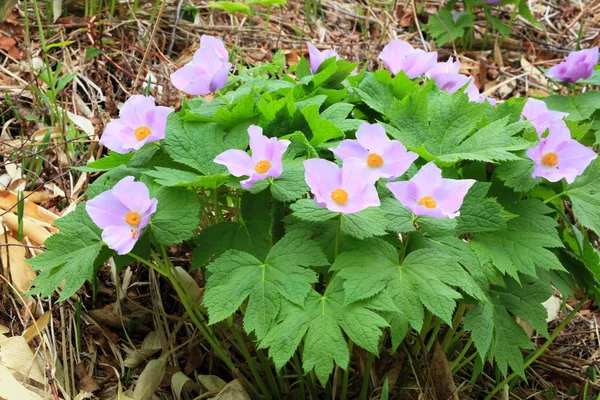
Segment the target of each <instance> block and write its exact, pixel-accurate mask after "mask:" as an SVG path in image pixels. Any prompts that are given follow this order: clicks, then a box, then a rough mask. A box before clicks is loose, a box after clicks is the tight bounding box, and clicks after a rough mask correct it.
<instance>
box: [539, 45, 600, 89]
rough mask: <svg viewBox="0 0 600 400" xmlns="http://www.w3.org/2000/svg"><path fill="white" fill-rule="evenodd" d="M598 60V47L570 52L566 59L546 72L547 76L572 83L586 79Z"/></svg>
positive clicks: (591, 73) (590, 74)
mask: <svg viewBox="0 0 600 400" xmlns="http://www.w3.org/2000/svg"><path fill="white" fill-rule="evenodd" d="M597 62H598V47H593V48H591V49H586V50H580V51H575V52H572V53H570V54H569V55H568V56H567V58H566V60H565V61H563V62H561V63H559V64H558V65H555V66H554V67H552V68H550V69H549V70H548V72H546V76H547V77H549V78H554V79H559V80H561V81H564V82H570V83H574V82H577V81H578V80H579V79H588V78H589V77H591V76H592V75H593V73H594V65H595V64H596V63H597Z"/></svg>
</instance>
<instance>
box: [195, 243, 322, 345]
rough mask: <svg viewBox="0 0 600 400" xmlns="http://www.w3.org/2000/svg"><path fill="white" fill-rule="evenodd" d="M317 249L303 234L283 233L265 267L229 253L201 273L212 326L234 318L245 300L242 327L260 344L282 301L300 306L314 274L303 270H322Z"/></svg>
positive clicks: (246, 256)
mask: <svg viewBox="0 0 600 400" xmlns="http://www.w3.org/2000/svg"><path fill="white" fill-rule="evenodd" d="M326 264H327V259H326V258H325V256H324V255H323V253H322V252H321V249H320V248H319V246H318V245H317V244H316V243H315V242H314V241H312V240H309V238H308V234H307V233H306V232H303V231H292V232H290V233H288V234H286V235H285V236H284V237H283V238H282V239H281V240H280V241H279V242H278V243H277V244H276V245H275V246H273V248H272V249H271V251H270V252H269V254H268V255H267V258H266V260H265V261H264V262H262V261H260V260H258V259H257V258H256V257H254V256H252V255H250V254H248V253H244V252H241V251H238V250H228V251H227V252H225V253H223V255H221V256H220V257H219V258H217V259H216V260H215V261H213V262H212V263H210V264H209V265H208V266H207V267H206V268H207V270H208V272H209V273H210V275H209V277H208V281H207V284H206V295H205V297H204V304H205V305H206V307H207V308H208V313H209V322H210V323H211V324H214V323H216V322H219V321H221V320H223V319H225V318H227V317H228V316H230V315H231V314H233V313H234V312H235V311H236V310H237V309H238V308H239V306H240V305H241V304H242V302H243V301H244V300H246V298H248V307H247V309H246V315H245V316H244V328H245V329H246V331H247V332H255V333H256V336H257V337H258V338H259V339H261V338H262V337H263V336H264V335H265V334H266V333H267V331H268V330H269V328H270V326H271V324H272V323H273V321H274V319H275V317H276V316H277V314H278V313H279V310H280V307H281V302H282V301H283V299H287V300H288V301H290V302H292V303H295V304H298V305H302V304H304V299H305V298H306V296H307V294H308V292H309V291H310V289H311V286H310V285H311V284H312V283H314V282H316V280H317V275H316V273H315V272H313V271H311V270H310V269H306V268H303V266H320V265H326Z"/></svg>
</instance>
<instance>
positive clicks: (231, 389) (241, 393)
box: [213, 379, 251, 400]
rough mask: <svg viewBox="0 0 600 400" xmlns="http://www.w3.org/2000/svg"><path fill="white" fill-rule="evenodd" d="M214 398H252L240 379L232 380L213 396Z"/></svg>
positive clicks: (225, 399) (224, 399) (236, 399)
mask: <svg viewBox="0 0 600 400" xmlns="http://www.w3.org/2000/svg"><path fill="white" fill-rule="evenodd" d="M213 399H214V400H251V398H250V396H249V395H248V393H247V392H246V389H244V387H243V386H242V384H241V383H240V381H239V380H237V379H236V380H234V381H231V382H229V383H228V384H227V386H225V387H224V388H223V390H222V391H221V392H220V393H219V394H218V395H216V396H215V397H213Z"/></svg>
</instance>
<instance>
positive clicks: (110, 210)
mask: <svg viewBox="0 0 600 400" xmlns="http://www.w3.org/2000/svg"><path fill="white" fill-rule="evenodd" d="M308 48H309V60H310V68H311V70H312V71H313V73H316V72H317V70H318V68H319V66H320V65H321V63H323V62H324V61H325V60H326V59H328V58H331V57H338V55H337V53H336V52H335V50H325V51H319V50H318V49H316V48H315V47H314V46H313V45H311V44H309V45H308ZM379 57H380V59H381V60H382V61H383V62H384V64H385V66H386V67H387V69H388V70H389V71H390V72H391V73H392V74H394V75H396V74H398V73H399V72H400V71H403V72H404V73H405V74H406V75H407V76H408V77H409V78H410V79H414V78H417V77H419V76H423V75H425V77H426V78H427V79H433V80H434V81H435V82H436V84H437V85H438V86H439V87H440V89H441V90H448V91H449V92H450V93H454V92H456V91H458V90H460V89H463V88H464V90H465V93H466V94H467V95H468V96H469V99H470V100H471V101H478V102H479V101H483V100H485V98H483V97H481V96H480V95H479V91H478V90H477V88H476V87H475V85H474V84H473V81H472V77H467V76H465V75H461V74H459V72H458V70H459V68H460V62H459V61H454V60H452V59H450V60H448V61H447V62H442V63H438V62H437V53H436V52H429V53H428V52H425V51H423V50H420V49H414V48H413V47H412V46H411V45H410V44H408V43H406V42H403V41H401V40H393V41H391V42H390V43H388V44H387V45H386V46H385V48H384V49H383V51H382V53H381V54H380V56H379ZM597 59H598V48H597V47H596V48H594V49H590V50H584V51H580V52H575V53H572V54H570V55H569V56H568V58H567V59H566V60H565V61H564V62H562V63H560V64H559V65H557V66H556V67H553V68H552V69H550V70H549V71H548V76H552V77H556V78H558V79H562V80H564V81H566V82H575V81H577V80H578V79H587V78H589V76H591V74H592V73H593V67H594V64H595V63H596V61H597ZM231 67H232V65H231V63H229V62H228V52H227V50H226V49H225V46H224V45H223V42H222V41H221V40H219V39H216V38H214V37H211V36H207V35H204V36H203V37H202V38H201V41H200V49H198V50H197V51H196V53H195V54H194V57H193V59H192V61H191V62H190V63H188V64H186V65H185V66H184V67H182V68H180V69H179V70H178V71H177V72H175V73H174V74H172V75H171V80H172V82H173V84H174V85H175V87H177V88H178V89H180V90H182V91H184V92H186V93H189V94H192V95H204V94H208V93H212V92H215V91H217V90H218V89H220V88H222V87H223V86H224V85H225V83H226V81H227V76H228V74H229V71H230V70H231ZM487 100H488V101H490V103H492V104H493V103H494V101H493V100H492V99H487ZM172 111H173V110H172V109H171V108H168V107H160V106H156V105H155V101H154V98H152V97H147V96H140V95H135V96H132V97H131V98H130V99H129V100H127V101H126V102H125V104H124V105H123V107H122V109H121V111H120V113H119V117H120V118H119V119H116V120H113V121H111V122H110V123H109V124H108V125H107V126H106V129H105V131H104V133H103V135H102V138H101V140H100V143H101V144H103V145H105V146H106V147H108V148H109V149H111V150H113V151H115V152H117V153H121V154H125V153H129V152H131V151H134V150H137V149H140V148H141V147H142V146H143V145H144V144H146V143H148V142H154V141H158V140H161V139H163V138H164V136H165V128H166V121H167V117H168V115H169V113H171V112H172ZM565 115H566V114H564V113H559V112H556V111H551V110H548V109H547V107H546V106H545V103H543V102H542V101H539V100H535V99H529V100H528V101H527V103H526V105H525V108H524V109H523V114H522V117H524V118H526V119H527V120H529V121H530V122H531V123H532V125H533V126H534V127H535V128H536V131H537V133H538V136H539V138H540V143H539V145H538V146H536V147H533V148H531V149H529V150H528V151H527V155H528V156H529V157H530V158H531V159H532V160H533V161H534V164H535V169H534V172H533V175H532V177H534V178H536V177H544V178H546V179H548V180H549V181H552V182H556V181H559V180H561V179H565V180H566V181H567V182H569V183H571V182H573V181H574V179H575V177H577V176H578V175H580V174H582V173H583V171H584V170H585V168H586V167H587V166H588V165H589V163H590V162H591V161H592V160H593V159H595V158H596V156H597V155H596V154H595V153H594V152H593V151H592V150H591V149H589V148H587V147H585V146H583V145H581V144H580V143H579V142H577V141H576V140H573V139H571V135H570V132H569V129H568V127H567V126H566V123H565V122H564V120H563V118H564V117H565ZM546 131H548V135H547V136H545V137H544V136H543V135H544V134H545V132H546ZM248 134H249V136H250V150H251V151H252V155H251V156H250V155H249V154H248V153H247V152H246V151H243V150H237V149H231V150H227V151H225V152H223V153H221V154H220V155H218V156H217V157H216V158H215V160H214V161H215V162H216V163H219V164H222V165H225V166H226V167H227V168H228V170H229V172H230V173H231V174H232V175H234V176H237V177H240V176H247V177H248V178H247V179H245V180H242V181H241V182H240V184H241V185H242V187H244V188H250V187H252V185H254V183H255V182H257V181H259V180H263V179H267V178H272V179H276V178H278V177H279V176H280V175H281V173H282V172H283V165H282V157H283V155H284V153H285V151H286V150H287V148H288V146H289V145H290V142H289V141H288V140H277V138H268V137H266V136H264V135H263V133H262V129H261V128H260V127H258V126H254V125H253V126H250V127H249V128H248ZM330 150H331V151H332V152H333V154H334V155H335V156H336V157H337V158H338V159H339V160H340V161H341V164H342V166H341V167H338V165H337V164H335V163H333V162H330V161H327V160H323V159H309V160H306V161H304V167H305V181H306V183H307V184H308V186H309V187H310V190H311V192H312V194H313V196H314V200H315V203H316V204H318V205H319V206H322V207H327V208H328V209H329V210H331V211H333V212H340V213H345V214H350V213H355V212H358V211H360V210H363V209H365V208H367V207H372V206H379V205H380V200H379V196H378V193H377V189H376V187H375V183H376V182H377V180H379V179H380V178H384V179H389V180H394V179H396V178H398V177H400V176H402V175H403V174H404V173H405V172H406V171H407V170H408V168H409V167H410V166H411V164H412V163H413V162H414V161H415V160H416V159H417V158H418V155H417V154H415V153H413V152H410V151H408V150H407V149H406V147H405V146H404V145H403V144H402V143H401V142H399V141H397V140H390V139H389V137H388V136H387V134H386V133H385V130H384V128H383V126H381V125H380V124H369V123H364V124H362V125H361V126H360V127H359V129H358V130H357V132H356V140H344V141H342V142H341V144H340V145H339V146H338V147H336V148H331V149H330ZM474 183H475V181H474V180H471V179H462V180H455V179H445V178H442V173H441V170H440V169H439V168H438V167H437V166H436V165H435V164H434V163H433V162H429V163H428V164H426V165H425V166H423V167H422V168H421V169H420V170H419V171H418V172H417V173H416V174H415V175H414V176H413V177H412V178H411V179H410V180H409V181H401V182H389V183H387V187H388V188H389V190H390V191H391V192H392V193H393V195H394V196H395V197H396V198H397V199H398V200H399V201H400V202H401V203H402V204H403V205H404V206H405V207H407V208H408V209H409V210H410V211H411V212H413V214H415V215H417V216H419V215H429V216H432V217H437V218H454V217H456V216H458V215H459V209H460V207H461V205H462V202H463V199H464V197H465V195H466V193H467V191H468V190H469V188H470V187H471V186H472V185H473V184H474ZM156 205H157V200H156V199H154V198H153V199H151V198H150V193H149V191H148V188H147V187H146V186H145V185H144V184H143V183H140V182H134V178H133V177H132V176H128V177H125V178H124V179H122V180H121V181H120V182H118V183H117V184H116V185H115V186H114V187H113V189H111V190H109V191H107V192H104V193H102V194H100V195H99V196H97V197H95V198H94V199H92V200H90V201H88V203H87V205H86V210H87V212H88V214H89V215H90V217H91V218H92V220H93V221H94V223H95V224H96V225H98V227H100V228H101V229H102V230H103V232H102V239H103V240H104V242H105V243H106V244H107V245H108V247H109V248H111V249H113V250H115V251H117V253H118V254H127V253H129V252H130V251H131V249H132V248H133V246H134V245H135V243H136V242H137V239H138V238H139V237H140V233H141V231H142V229H144V228H145V227H146V226H147V225H148V223H149V221H150V216H151V215H152V214H153V213H154V212H155V211H156Z"/></svg>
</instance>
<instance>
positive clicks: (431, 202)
mask: <svg viewBox="0 0 600 400" xmlns="http://www.w3.org/2000/svg"><path fill="white" fill-rule="evenodd" d="M419 205H420V206H424V207H426V208H435V206H437V203H436V201H435V199H434V198H433V197H431V196H423V197H421V200H419Z"/></svg>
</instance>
